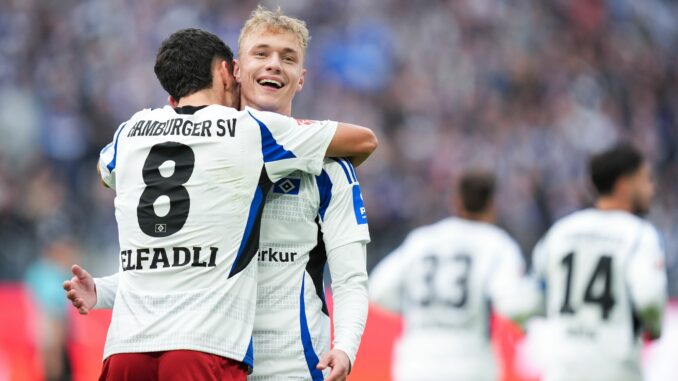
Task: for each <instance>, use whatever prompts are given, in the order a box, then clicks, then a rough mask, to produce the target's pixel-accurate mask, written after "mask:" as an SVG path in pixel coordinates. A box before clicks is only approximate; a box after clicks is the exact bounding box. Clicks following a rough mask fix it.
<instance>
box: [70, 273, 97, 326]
mask: <svg viewBox="0 0 678 381" xmlns="http://www.w3.org/2000/svg"><path fill="white" fill-rule="evenodd" d="M71 272H72V273H73V278H71V280H67V281H65V282H64V290H66V298H68V300H70V301H71V303H73V306H74V307H75V308H77V309H78V312H80V314H82V315H87V313H88V312H89V311H90V310H91V309H92V308H94V305H96V304H97V290H96V287H95V285H94V278H92V276H91V275H90V274H89V273H88V272H87V271H85V269H83V268H82V267H80V266H78V265H73V267H71Z"/></svg>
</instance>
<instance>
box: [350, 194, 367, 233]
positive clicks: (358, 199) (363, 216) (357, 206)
mask: <svg viewBox="0 0 678 381" xmlns="http://www.w3.org/2000/svg"><path fill="white" fill-rule="evenodd" d="M353 211H354V212H355V221H356V223H357V224H358V225H363V224H366V223H367V211H366V210H365V203H364V202H363V195H362V193H360V185H358V184H354V185H353Z"/></svg>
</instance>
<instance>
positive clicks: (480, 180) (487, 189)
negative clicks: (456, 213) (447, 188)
mask: <svg viewBox="0 0 678 381" xmlns="http://www.w3.org/2000/svg"><path fill="white" fill-rule="evenodd" d="M494 190H495V180H494V175H492V174H491V173H489V172H483V171H469V172H466V173H464V174H463V175H462V176H461V178H460V179H459V183H458V185H457V192H459V198H460V199H461V202H462V205H463V207H464V209H465V210H466V211H467V212H470V213H481V212H484V211H485V210H486V209H487V208H488V207H489V206H490V204H491V203H492V200H493V199H494Z"/></svg>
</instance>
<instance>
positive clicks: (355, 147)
mask: <svg viewBox="0 0 678 381" xmlns="http://www.w3.org/2000/svg"><path fill="white" fill-rule="evenodd" d="M378 146H379V141H378V140H377V136H376V135H375V134H374V132H373V131H372V130H370V129H369V128H366V127H362V126H357V125H355V124H349V123H339V125H338V126H337V132H336V133H335V134H334V138H333V139H332V142H331V143H330V145H329V147H327V152H326V154H325V156H327V157H347V158H349V159H350V160H351V163H352V164H353V165H354V166H358V165H360V164H361V163H362V162H364V161H365V160H367V158H368V157H369V156H370V155H371V154H372V152H374V151H375V150H376V149H377V147H378Z"/></svg>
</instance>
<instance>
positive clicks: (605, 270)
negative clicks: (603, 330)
mask: <svg viewBox="0 0 678 381" xmlns="http://www.w3.org/2000/svg"><path fill="white" fill-rule="evenodd" d="M561 264H562V265H563V267H565V270H566V271H567V275H566V280H565V299H564V301H563V305H562V306H561V307H560V313H561V314H570V315H571V314H574V313H575V310H574V308H573V307H572V305H571V304H570V289H571V287H572V276H573V274H572V273H573V272H574V271H573V269H574V253H573V252H572V253H569V254H567V255H566V256H565V257H564V258H563V260H562V261H561ZM599 279H600V280H599ZM600 281H602V282H603V290H602V292H599V293H598V294H594V285H595V284H596V283H598V282H600ZM584 303H590V304H598V305H599V306H600V309H601V312H602V317H603V320H607V318H608V317H609V316H610V311H611V310H612V308H613V307H614V303H615V301H614V296H612V257H611V256H608V255H603V256H602V257H600V259H599V260H598V264H597V265H596V269H595V271H593V275H592V276H591V279H590V280H589V282H588V285H587V286H586V291H585V292H584Z"/></svg>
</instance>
